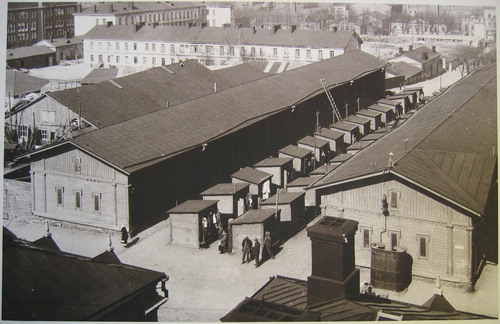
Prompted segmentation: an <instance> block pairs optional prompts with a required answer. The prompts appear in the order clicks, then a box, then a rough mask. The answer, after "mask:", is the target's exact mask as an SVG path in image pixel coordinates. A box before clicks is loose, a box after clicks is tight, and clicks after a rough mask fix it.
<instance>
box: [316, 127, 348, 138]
mask: <svg viewBox="0 0 500 324" xmlns="http://www.w3.org/2000/svg"><path fill="white" fill-rule="evenodd" d="M314 135H319V136H323V137H326V138H330V139H333V140H335V139H339V138H342V137H343V136H344V133H342V132H339V131H336V130H334V129H331V128H326V127H322V128H320V130H319V132H315V133H314Z"/></svg>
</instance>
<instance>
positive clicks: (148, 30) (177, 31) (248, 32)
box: [85, 25, 362, 49]
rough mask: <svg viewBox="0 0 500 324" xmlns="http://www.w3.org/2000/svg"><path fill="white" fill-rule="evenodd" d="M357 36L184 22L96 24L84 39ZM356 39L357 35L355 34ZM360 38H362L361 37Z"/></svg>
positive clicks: (272, 41)
mask: <svg viewBox="0 0 500 324" xmlns="http://www.w3.org/2000/svg"><path fill="white" fill-rule="evenodd" d="M353 37H357V34H356V32H354V31H337V32H335V33H332V32H331V31H326V30H302V29H297V30H295V31H293V32H292V31H291V30H286V29H278V30H277V31H276V32H273V30H269V29H266V28H257V29H256V32H255V33H254V31H253V28H238V27H225V28H224V27H203V28H201V27H196V26H195V27H188V26H166V25H161V26H156V27H153V26H149V25H147V26H143V27H141V28H140V29H139V30H138V31H136V26H134V25H116V26H115V25H113V26H110V27H107V26H103V25H97V26H95V27H94V28H92V29H91V30H90V31H89V32H88V33H87V34H85V39H88V40H94V39H95V40H98V39H102V40H123V41H168V42H182V43H195V44H196V43H198V44H228V42H229V43H231V44H235V45H237V44H238V45H239V44H244V45H270V46H291V47H307V48H310V47H313V48H317V47H322V48H339V49H345V48H346V47H347V45H348V44H349V42H350V41H351V39H352V38H353ZM357 39H358V40H359V41H361V39H359V37H357ZM361 42H362V41H361Z"/></svg>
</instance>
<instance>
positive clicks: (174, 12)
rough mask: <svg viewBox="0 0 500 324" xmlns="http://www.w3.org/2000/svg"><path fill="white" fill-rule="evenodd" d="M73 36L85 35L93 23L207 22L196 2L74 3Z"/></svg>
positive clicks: (187, 23)
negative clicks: (76, 7)
mask: <svg viewBox="0 0 500 324" xmlns="http://www.w3.org/2000/svg"><path fill="white" fill-rule="evenodd" d="M74 16H75V35H85V34H86V33H87V32H88V31H89V30H91V29H92V28H93V27H94V26H99V25H104V26H106V25H107V24H108V23H111V24H113V25H134V24H140V23H145V24H148V25H151V24H161V25H170V26H187V25H189V24H193V25H201V24H202V23H206V22H207V13H206V7H205V5H204V4H202V3H198V2H142V1H136V2H133V1H130V2H115V3H113V2H109V3H96V4H91V5H90V7H87V8H82V6H81V5H79V6H78V10H77V12H75V14H74Z"/></svg>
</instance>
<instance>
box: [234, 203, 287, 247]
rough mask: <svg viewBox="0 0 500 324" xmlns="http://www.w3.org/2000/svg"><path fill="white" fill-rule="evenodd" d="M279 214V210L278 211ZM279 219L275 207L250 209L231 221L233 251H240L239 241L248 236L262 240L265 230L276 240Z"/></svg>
mask: <svg viewBox="0 0 500 324" xmlns="http://www.w3.org/2000/svg"><path fill="white" fill-rule="evenodd" d="M278 214H279V212H278ZM279 225H280V224H279V219H278V215H276V209H271V208H266V209H251V210H249V211H248V212H246V213H244V214H243V215H241V216H240V217H238V218H237V219H235V220H234V221H233V222H232V223H231V231H230V232H231V237H230V240H231V244H232V245H231V246H233V247H234V248H233V251H241V243H242V242H243V239H245V237H247V236H248V238H250V239H251V240H252V241H253V239H255V238H257V239H259V241H260V243H261V244H262V242H263V241H264V234H265V232H269V233H271V237H272V238H273V239H274V240H276V239H277V237H278V236H279V233H278V232H279V231H278V230H279V227H280V226H279Z"/></svg>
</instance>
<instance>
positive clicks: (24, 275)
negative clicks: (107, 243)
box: [2, 230, 165, 321]
mask: <svg viewBox="0 0 500 324" xmlns="http://www.w3.org/2000/svg"><path fill="white" fill-rule="evenodd" d="M5 235H6V234H5V230H4V240H3V265H4V266H3V271H2V272H3V280H2V289H3V295H2V304H3V307H2V319H4V320H23V321H29V320H36V321H83V320H89V319H92V318H94V319H95V318H96V317H93V316H95V315H96V314H101V315H102V314H106V312H109V311H110V309H112V308H113V307H116V305H117V304H120V303H122V302H124V300H126V299H127V298H130V297H131V296H132V295H135V294H136V293H137V292H138V291H140V290H142V289H143V288H145V287H147V286H150V285H153V286H155V285H156V283H157V282H158V281H160V280H161V279H163V278H165V274H164V273H161V272H157V271H152V270H147V269H142V268H138V267H135V266H130V265H125V264H109V263H102V262H95V261H94V260H92V259H91V258H88V257H83V256H80V255H75V254H70V253H66V252H62V251H59V250H57V249H54V248H51V247H49V248H46V247H44V245H43V244H33V243H31V242H28V241H24V240H20V239H17V238H16V237H15V236H13V235H12V233H10V234H9V233H7V235H9V236H8V237H7V239H6V236H5ZM39 243H40V242H39ZM56 246H57V245H56ZM158 301H159V300H154V301H153V303H156V302H158ZM145 306H147V305H145ZM97 318H99V317H97Z"/></svg>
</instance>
